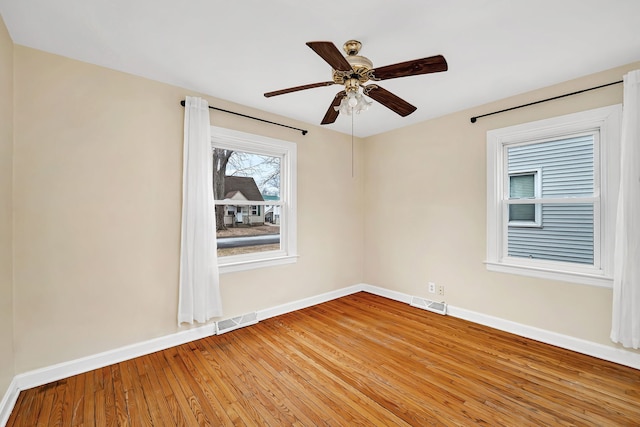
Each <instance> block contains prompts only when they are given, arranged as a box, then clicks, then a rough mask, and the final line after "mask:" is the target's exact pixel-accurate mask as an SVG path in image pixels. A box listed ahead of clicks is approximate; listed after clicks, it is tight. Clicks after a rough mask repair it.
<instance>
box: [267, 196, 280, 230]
mask: <svg viewBox="0 0 640 427" xmlns="http://www.w3.org/2000/svg"><path fill="white" fill-rule="evenodd" d="M263 197H264V200H265V201H269V200H280V198H279V197H278V196H268V195H265V196H263ZM264 220H265V221H266V222H268V223H271V224H277V225H279V224H280V206H279V205H266V206H265V207H264Z"/></svg>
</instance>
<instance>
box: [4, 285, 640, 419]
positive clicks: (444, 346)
mask: <svg viewBox="0 0 640 427" xmlns="http://www.w3.org/2000/svg"><path fill="white" fill-rule="evenodd" d="M94 425H95V426H111V425H123V426H197V425H210V426H226V425H241V426H243V425H246V426H286V425H299V426H357V425H366V426H372V425H374V426H432V425H455V426H469V425H489V426H528V425H535V426H541V425H543V426H558V425H577V426H583V425H584V426H634V425H635V426H638V425H640V371H638V370H635V369H632V368H628V367H624V366H620V365H616V364H614V363H609V362H605V361H602V360H598V359H595V358H592V357H589V356H584V355H580V354H577V353H573V352H570V351H567V350H563V349H559V348H556V347H553V346H549V345H546V344H541V343H538V342H536V341H531V340H527V339H524V338H520V337H517V336H514V335H510V334H507V333H504V332H500V331H497V330H493V329H490V328H486V327H483V326H479V325H477V324H473V323H469V322H466V321H463V320H460V319H455V318H453V317H450V316H440V315H438V314H433V313H430V312H427V311H424V310H420V309H417V308H413V307H411V306H408V305H406V304H403V303H399V302H396V301H392V300H388V299H385V298H381V297H377V296H374V295H370V294H367V293H358V294H355V295H351V296H347V297H344V298H341V299H338V300H334V301H330V302H327V303H324V304H320V305H317V306H314V307H310V308H307V309H304V310H300V311H297V312H293V313H289V314H286V315H283V316H279V317H276V318H272V319H268V320H266V321H263V322H260V323H259V324H257V325H254V326H250V327H247V328H243V329H239V330H236V331H233V332H229V333H227V334H223V335H220V336H213V337H209V338H206V339H202V340H199V341H196V342H192V343H189V344H184V345H181V346H178V347H175V348H171V349H168V350H164V351H160V352H157V353H154V354H151V355H148V356H143V357H139V358H136V359H133V360H130V361H126V362H122V363H117V364H115V365H112V366H108V367H105V368H102V369H97V370H95V371H91V372H88V373H85V374H81V375H77V376H74V377H71V378H67V379H64V380H61V381H57V382H54V383H51V384H48V385H44V386H41V387H38V388H34V389H30V390H26V391H23V392H21V393H20V396H19V397H18V401H17V403H16V406H15V408H14V410H13V413H12V414H11V417H10V419H9V422H8V424H7V426H10V427H14V426H29V427H32V426H94Z"/></svg>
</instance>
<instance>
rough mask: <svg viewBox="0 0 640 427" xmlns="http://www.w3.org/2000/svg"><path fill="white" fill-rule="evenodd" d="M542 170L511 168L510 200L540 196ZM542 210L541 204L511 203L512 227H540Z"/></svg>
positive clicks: (510, 216)
mask: <svg viewBox="0 0 640 427" xmlns="http://www.w3.org/2000/svg"><path fill="white" fill-rule="evenodd" d="M540 176H541V173H540V170H535V171H526V172H522V171H520V172H511V168H509V200H514V199H535V198H538V197H540V183H541V180H540ZM541 216H542V210H541V209H540V205H539V204H535V203H528V204H517V205H516V204H511V205H509V226H510V227H539V226H540V224H541Z"/></svg>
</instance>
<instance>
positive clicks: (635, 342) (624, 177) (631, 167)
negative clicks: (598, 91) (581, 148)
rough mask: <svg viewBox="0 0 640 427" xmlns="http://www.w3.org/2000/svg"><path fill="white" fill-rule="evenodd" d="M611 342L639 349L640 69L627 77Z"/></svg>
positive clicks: (623, 114)
mask: <svg viewBox="0 0 640 427" xmlns="http://www.w3.org/2000/svg"><path fill="white" fill-rule="evenodd" d="M622 108H623V110H622V146H621V162H620V193H619V196H618V197H619V198H618V216H617V219H616V247H615V267H614V277H613V318H612V328H611V340H612V341H613V342H616V343H620V344H622V345H623V346H624V347H629V348H635V349H637V348H639V347H640V70H635V71H632V72H630V73H628V74H626V75H625V76H624V98H623V104H622Z"/></svg>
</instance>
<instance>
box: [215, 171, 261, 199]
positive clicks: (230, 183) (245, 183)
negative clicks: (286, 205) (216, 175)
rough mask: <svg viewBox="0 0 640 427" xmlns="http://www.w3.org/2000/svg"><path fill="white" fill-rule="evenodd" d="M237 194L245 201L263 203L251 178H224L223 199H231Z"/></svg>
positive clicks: (228, 176)
mask: <svg viewBox="0 0 640 427" xmlns="http://www.w3.org/2000/svg"><path fill="white" fill-rule="evenodd" d="M238 192H240V193H242V195H243V196H244V197H245V198H246V199H247V200H254V201H264V199H263V198H262V194H260V190H258V186H257V185H256V182H255V181H254V179H253V178H251V177H246V176H230V175H227V176H225V177H224V195H225V196H224V197H225V199H231V198H233V196H234V195H235V194H237V193H238Z"/></svg>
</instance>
